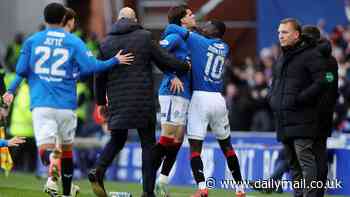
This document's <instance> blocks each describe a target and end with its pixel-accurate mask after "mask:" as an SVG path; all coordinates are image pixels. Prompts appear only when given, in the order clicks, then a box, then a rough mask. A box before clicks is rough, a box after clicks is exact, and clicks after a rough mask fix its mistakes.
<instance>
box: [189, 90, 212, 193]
mask: <svg viewBox="0 0 350 197" xmlns="http://www.w3.org/2000/svg"><path fill="white" fill-rule="evenodd" d="M202 100H203V95H201V94H200V93H199V92H194V93H193V96H192V99H191V102H190V106H189V109H188V124H187V136H188V141H189V144H190V160H191V168H192V173H193V177H194V179H195V181H196V183H197V185H198V190H197V191H196V193H195V194H194V195H193V196H192V197H206V196H208V189H207V186H206V183H205V177H204V169H203V168H204V167H203V161H202V158H201V152H202V144H203V140H204V138H205V136H206V134H207V126H208V121H209V120H208V117H207V115H208V113H207V112H208V110H207V109H208V106H207V105H206V104H205V102H203V101H202Z"/></svg>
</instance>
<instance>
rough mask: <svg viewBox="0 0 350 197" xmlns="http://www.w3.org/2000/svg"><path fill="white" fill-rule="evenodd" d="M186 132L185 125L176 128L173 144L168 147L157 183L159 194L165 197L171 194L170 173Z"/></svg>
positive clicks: (157, 193)
mask: <svg viewBox="0 0 350 197" xmlns="http://www.w3.org/2000/svg"><path fill="white" fill-rule="evenodd" d="M184 132H185V126H178V127H177V128H176V132H175V137H174V142H173V144H171V145H169V146H167V147H166V152H165V157H164V160H163V165H162V168H161V171H160V174H159V177H158V180H157V183H156V195H157V196H161V197H165V196H169V195H170V193H169V190H168V184H169V174H170V171H171V169H172V168H173V166H174V164H175V161H176V157H177V154H178V152H179V150H180V148H181V145H182V142H183V136H184Z"/></svg>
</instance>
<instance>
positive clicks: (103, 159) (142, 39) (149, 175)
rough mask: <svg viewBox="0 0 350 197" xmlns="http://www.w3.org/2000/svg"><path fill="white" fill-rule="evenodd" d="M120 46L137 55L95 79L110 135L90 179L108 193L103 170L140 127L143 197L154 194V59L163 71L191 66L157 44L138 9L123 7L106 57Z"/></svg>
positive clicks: (101, 193)
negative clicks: (141, 21) (131, 131)
mask: <svg viewBox="0 0 350 197" xmlns="http://www.w3.org/2000/svg"><path fill="white" fill-rule="evenodd" d="M119 49H127V50H128V52H132V53H133V54H134V55H135V59H134V62H133V64H132V65H130V66H124V67H121V66H120V67H118V68H117V67H116V68H115V69H111V70H109V71H108V72H106V73H103V74H101V75H98V76H97V77H96V80H95V92H96V97H97V104H98V105H99V106H104V105H106V104H108V113H109V114H108V128H109V130H111V139H110V141H109V142H108V143H107V145H106V146H105V148H104V149H103V151H102V154H101V156H100V158H99V160H98V162H97V167H96V169H93V170H92V171H91V172H90V173H89V180H90V182H91V183H92V188H93V190H94V192H95V194H96V195H97V196H101V197H104V196H107V194H106V191H105V189H104V187H103V176H104V173H105V171H106V169H107V167H108V166H109V165H110V164H111V162H112V161H113V159H114V157H115V155H116V154H117V153H119V152H120V150H121V149H122V148H123V146H124V144H125V142H126V139H127V135H128V129H133V128H136V129H137V131H138V134H139V137H140V141H141V148H142V179H143V182H142V183H143V191H144V193H143V196H154V193H153V190H154V184H155V173H154V172H153V170H152V161H151V154H152V147H153V146H154V145H155V123H156V118H155V114H156V113H155V98H154V92H153V78H152V64H151V62H154V63H156V65H157V66H158V67H159V68H160V69H161V70H164V69H165V68H170V69H171V68H172V69H173V70H176V71H177V73H184V72H186V71H187V70H188V69H189V65H188V64H187V63H184V62H181V61H179V60H177V59H176V58H175V57H172V56H170V55H169V54H167V52H166V51H164V50H163V49H161V48H160V47H159V46H158V45H157V44H156V43H155V42H153V41H152V36H151V33H150V32H149V31H146V30H144V29H143V28H142V27H141V25H140V24H138V23H137V19H136V16H135V12H134V11H133V10H132V9H131V8H128V7H126V8H123V9H122V10H121V11H120V13H119V17H118V21H117V22H116V23H115V24H114V25H113V26H112V30H111V32H110V33H109V34H108V36H107V38H106V39H105V40H104V42H103V43H102V44H101V54H102V58H108V57H111V56H113V54H114V51H118V50H119ZM164 66H167V67H164ZM106 94H107V98H108V103H107V101H106Z"/></svg>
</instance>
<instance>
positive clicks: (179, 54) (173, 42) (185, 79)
mask: <svg viewBox="0 0 350 197" xmlns="http://www.w3.org/2000/svg"><path fill="white" fill-rule="evenodd" d="M159 43H160V46H161V47H163V48H165V49H167V51H168V52H169V53H172V54H174V55H175V57H176V58H177V59H179V60H186V59H188V58H189V55H190V54H189V50H188V48H187V45H186V43H185V42H184V40H183V39H182V38H181V37H180V36H179V35H178V34H170V35H167V36H165V38H164V39H162V40H161V41H160V42H159ZM175 76H176V75H175V74H174V73H172V72H164V76H163V79H162V82H161V84H160V87H159V95H177V96H182V97H184V98H187V99H190V98H191V86H190V72H188V73H187V74H184V75H181V76H180V78H179V79H180V80H181V81H182V83H183V86H184V91H183V92H181V93H173V92H172V91H170V84H171V80H172V79H173V78H174V77H175Z"/></svg>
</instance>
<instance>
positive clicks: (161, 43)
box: [159, 40, 169, 46]
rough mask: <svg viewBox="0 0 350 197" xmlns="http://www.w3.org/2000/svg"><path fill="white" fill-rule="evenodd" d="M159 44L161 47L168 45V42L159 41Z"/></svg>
mask: <svg viewBox="0 0 350 197" xmlns="http://www.w3.org/2000/svg"><path fill="white" fill-rule="evenodd" d="M159 44H160V45H162V46H166V45H168V44H169V41H167V40H161V41H159Z"/></svg>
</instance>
